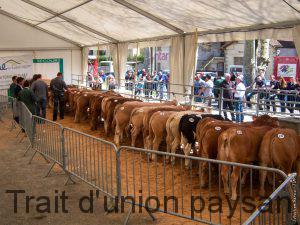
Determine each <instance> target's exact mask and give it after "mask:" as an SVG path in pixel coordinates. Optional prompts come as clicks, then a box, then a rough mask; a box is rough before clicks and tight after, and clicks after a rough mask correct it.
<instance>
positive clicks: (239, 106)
mask: <svg viewBox="0 0 300 225" xmlns="http://www.w3.org/2000/svg"><path fill="white" fill-rule="evenodd" d="M234 99H235V100H236V102H235V111H236V112H237V113H236V122H238V123H241V122H244V115H243V114H241V113H242V112H243V98H234Z"/></svg>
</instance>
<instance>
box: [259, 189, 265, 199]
mask: <svg viewBox="0 0 300 225" xmlns="http://www.w3.org/2000/svg"><path fill="white" fill-rule="evenodd" d="M258 194H259V196H260V197H265V195H266V192H265V190H259V192H258Z"/></svg>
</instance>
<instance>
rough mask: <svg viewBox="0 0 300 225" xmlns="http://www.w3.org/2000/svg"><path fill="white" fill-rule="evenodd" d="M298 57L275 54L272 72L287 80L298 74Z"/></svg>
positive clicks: (296, 76)
mask: <svg viewBox="0 0 300 225" xmlns="http://www.w3.org/2000/svg"><path fill="white" fill-rule="evenodd" d="M299 69H300V68H299V59H298V57H294V56H289V57H288V56H276V57H274V74H275V76H276V77H284V78H285V79H286V80H289V79H290V78H291V77H294V78H298V77H300V76H299V72H300V71H299Z"/></svg>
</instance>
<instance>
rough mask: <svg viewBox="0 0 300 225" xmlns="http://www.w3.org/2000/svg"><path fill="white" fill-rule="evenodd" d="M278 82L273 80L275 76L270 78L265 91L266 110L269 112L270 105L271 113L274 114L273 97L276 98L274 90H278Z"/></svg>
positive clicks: (274, 104)
mask: <svg viewBox="0 0 300 225" xmlns="http://www.w3.org/2000/svg"><path fill="white" fill-rule="evenodd" d="M278 85H279V84H278V81H277V80H276V79H275V76H274V75H272V76H271V80H270V86H269V87H268V89H267V93H266V99H267V101H266V104H267V110H268V111H269V110H270V108H271V105H272V106H273V112H276V103H275V97H276V92H275V90H276V89H277V88H278Z"/></svg>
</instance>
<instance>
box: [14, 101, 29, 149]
mask: <svg viewBox="0 0 300 225" xmlns="http://www.w3.org/2000/svg"><path fill="white" fill-rule="evenodd" d="M17 108H18V112H19V113H18V115H19V125H20V127H21V128H22V129H23V130H24V131H25V133H26V135H27V137H28V138H29V141H30V143H31V144H32V143H33V123H32V114H31V112H30V111H29V109H28V108H27V106H26V105H25V104H24V103H23V102H18V103H17Z"/></svg>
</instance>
